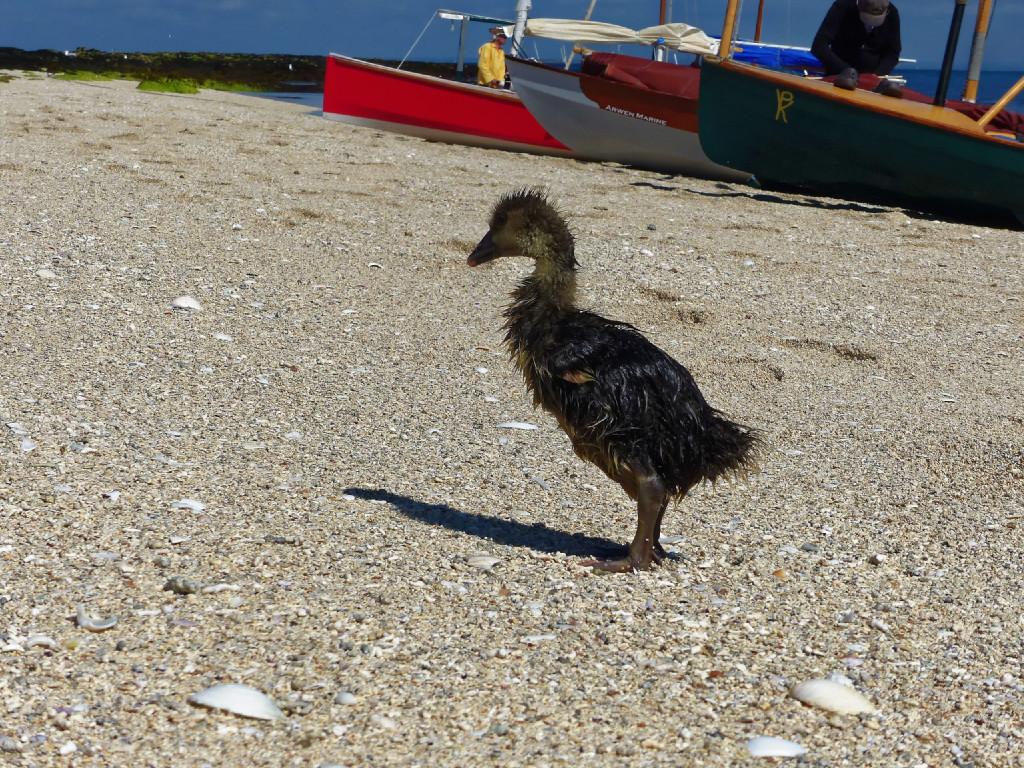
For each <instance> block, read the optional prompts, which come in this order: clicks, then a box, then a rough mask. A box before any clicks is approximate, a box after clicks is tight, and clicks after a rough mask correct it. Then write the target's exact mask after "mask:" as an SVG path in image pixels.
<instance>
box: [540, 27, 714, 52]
mask: <svg viewBox="0 0 1024 768" xmlns="http://www.w3.org/2000/svg"><path fill="white" fill-rule="evenodd" d="M526 34H527V35H528V36H530V37H544V38H548V39H551V40H566V41H569V42H573V43H605V44H618V43H636V44H639V45H654V44H655V43H657V42H658V39H659V38H660V39H663V40H664V41H665V42H664V44H665V46H666V47H667V48H674V49H675V50H677V51H684V52H686V53H695V54H714V53H715V52H717V51H718V41H717V40H712V39H711V38H710V37H708V36H707V35H705V34H704V32H703V31H701V30H699V29H697V28H696V27H691V26H690V25H689V24H683V23H681V22H677V23H674V24H660V25H658V26H656V27H646V28H644V29H641V30H635V29H630V28H629V27H620V26H619V25H618V24H605V23H604V22H601V21H576V20H574V19H529V20H527V22H526Z"/></svg>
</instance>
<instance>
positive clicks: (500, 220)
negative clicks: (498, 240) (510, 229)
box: [494, 213, 508, 227]
mask: <svg viewBox="0 0 1024 768" xmlns="http://www.w3.org/2000/svg"><path fill="white" fill-rule="evenodd" d="M507 221H508V216H507V215H506V214H504V213H499V214H498V215H497V216H495V217H494V226H496V227H503V226H505V222H507Z"/></svg>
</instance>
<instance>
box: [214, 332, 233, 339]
mask: <svg viewBox="0 0 1024 768" xmlns="http://www.w3.org/2000/svg"><path fill="white" fill-rule="evenodd" d="M213 338H215V339H217V341H232V338H231V337H230V336H228V335H227V334H226V333H215V334H213Z"/></svg>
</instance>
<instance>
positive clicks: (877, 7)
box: [857, 0, 889, 27]
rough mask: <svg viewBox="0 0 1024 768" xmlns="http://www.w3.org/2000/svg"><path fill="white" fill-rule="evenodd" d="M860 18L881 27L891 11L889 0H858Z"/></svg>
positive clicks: (866, 22) (871, 24)
mask: <svg viewBox="0 0 1024 768" xmlns="http://www.w3.org/2000/svg"><path fill="white" fill-rule="evenodd" d="M857 10H858V11H860V20H861V21H863V22H864V23H865V24H868V25H870V26H872V27H880V26H882V24H883V23H884V22H885V16H886V14H888V13H889V0H857Z"/></svg>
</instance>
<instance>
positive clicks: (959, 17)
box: [932, 0, 967, 107]
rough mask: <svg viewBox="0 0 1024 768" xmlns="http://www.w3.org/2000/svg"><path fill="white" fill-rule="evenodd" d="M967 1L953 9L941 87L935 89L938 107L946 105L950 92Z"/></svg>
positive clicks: (961, 0)
mask: <svg viewBox="0 0 1024 768" xmlns="http://www.w3.org/2000/svg"><path fill="white" fill-rule="evenodd" d="M966 6H967V0H956V6H955V7H954V8H953V21H952V23H950V25H949V38H948V39H947V40H946V53H945V54H944V55H943V57H942V71H941V72H940V73H939V86H938V88H936V89H935V100H934V101H933V102H932V103H933V104H935V106H937V107H944V106H945V105H946V92H947V91H949V76H950V75H951V74H952V72H953V57H954V56H956V44H957V41H958V40H959V39H960V27H961V25H962V24H963V22H964V8H965V7H966Z"/></svg>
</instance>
